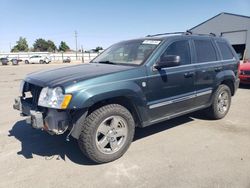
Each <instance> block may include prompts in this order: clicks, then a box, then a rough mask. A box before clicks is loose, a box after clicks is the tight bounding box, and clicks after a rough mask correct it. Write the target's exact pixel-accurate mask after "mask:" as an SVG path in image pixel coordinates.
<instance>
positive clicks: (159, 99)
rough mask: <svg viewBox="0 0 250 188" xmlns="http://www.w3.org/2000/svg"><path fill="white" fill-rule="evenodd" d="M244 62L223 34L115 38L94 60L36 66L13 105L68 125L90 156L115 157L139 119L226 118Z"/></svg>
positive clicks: (57, 129)
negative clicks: (56, 66)
mask: <svg viewBox="0 0 250 188" xmlns="http://www.w3.org/2000/svg"><path fill="white" fill-rule="evenodd" d="M239 64H240V62H239V59H238V56H237V54H236V52H235V51H234V49H233V48H232V47H231V45H230V44H229V43H228V41H226V39H223V38H221V37H216V36H213V35H211V36H210V35H208V36H204V35H197V34H192V33H190V32H187V33H186V32H184V33H179V34H176V33H175V34H174V35H172V34H161V35H160V34H158V35H151V36H148V37H145V38H141V39H134V40H129V41H123V42H120V43H117V44H114V45H113V46H111V47H110V48H108V49H107V50H105V51H104V52H103V53H101V54H100V55H99V56H97V57H96V58H95V59H93V60H92V61H91V62H90V63H88V64H82V65H75V66H70V67H63V68H59V69H54V70H48V71H42V72H35V73H33V74H29V75H28V76H26V78H25V79H24V81H23V82H22V83H21V88H22V92H21V94H20V96H19V97H18V98H16V99H15V103H14V109H17V110H20V111H21V112H22V114H23V115H26V116H28V117H27V122H28V123H29V124H31V126H32V127H34V128H37V129H41V130H46V131H48V132H49V133H50V134H55V135H60V134H63V133H65V132H66V131H67V130H69V133H67V137H66V138H67V139H68V138H69V136H70V135H71V136H72V137H73V138H75V139H77V140H78V144H79V147H80V149H81V151H82V152H83V153H84V154H85V155H86V156H87V157H88V158H90V159H91V160H93V161H95V162H97V163H104V162H110V161H113V160H115V159H117V158H119V157H121V156H122V155H123V154H124V153H125V152H126V151H127V149H128V148H129V145H130V144H131V142H132V140H133V137H134V132H135V127H147V126H149V125H153V124H156V123H159V122H162V121H166V120H169V119H171V118H174V117H178V116H181V115H184V114H188V113H191V112H194V111H197V110H204V109H206V110H205V112H206V114H207V115H208V116H209V117H210V118H211V119H221V118H223V117H224V116H225V115H226V114H227V113H228V111H229V108H230V105H231V97H232V96H234V95H235V93H236V90H237V88H238V86H239V78H238V76H239V75H238V72H239V71H238V68H239ZM26 93H31V94H32V97H31V98H28V97H26ZM179 139H181V138H179ZM156 147H158V146H156ZM159 149H160V143H159Z"/></svg>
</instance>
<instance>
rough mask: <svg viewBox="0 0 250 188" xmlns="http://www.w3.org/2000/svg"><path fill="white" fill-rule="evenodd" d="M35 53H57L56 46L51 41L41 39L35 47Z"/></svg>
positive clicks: (36, 42)
mask: <svg viewBox="0 0 250 188" xmlns="http://www.w3.org/2000/svg"><path fill="white" fill-rule="evenodd" d="M33 48H34V51H38V52H54V51H56V45H55V43H54V42H53V41H51V40H48V41H46V40H44V39H42V38H39V39H37V40H36V41H35V43H34V45H33Z"/></svg>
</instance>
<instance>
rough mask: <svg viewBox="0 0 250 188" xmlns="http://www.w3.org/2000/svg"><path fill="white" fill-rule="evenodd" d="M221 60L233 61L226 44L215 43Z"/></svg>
mask: <svg viewBox="0 0 250 188" xmlns="http://www.w3.org/2000/svg"><path fill="white" fill-rule="evenodd" d="M217 44H218V46H219V49H220V52H221V55H222V58H223V60H227V59H233V58H234V55H233V53H232V51H231V49H230V48H229V46H228V44H227V43H226V42H217Z"/></svg>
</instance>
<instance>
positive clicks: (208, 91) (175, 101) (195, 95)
mask: <svg viewBox="0 0 250 188" xmlns="http://www.w3.org/2000/svg"><path fill="white" fill-rule="evenodd" d="M211 93H212V90H207V91H203V92H199V93H196V94H194V95H188V96H185V97H181V98H178V99H174V100H167V101H164V102H160V103H156V104H152V105H149V109H153V108H158V107H161V106H166V105H169V104H173V103H177V102H182V101H185V100H189V99H193V98H196V97H200V96H203V95H208V94H211Z"/></svg>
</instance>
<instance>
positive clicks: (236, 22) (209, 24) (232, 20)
mask: <svg viewBox="0 0 250 188" xmlns="http://www.w3.org/2000/svg"><path fill="white" fill-rule="evenodd" d="M190 30H191V31H193V32H194V33H204V34H209V33H211V32H212V33H215V34H216V35H221V33H225V34H224V36H225V38H227V39H228V40H229V41H230V42H233V43H236V44H238V43H241V42H242V40H243V39H242V35H245V39H244V40H245V43H246V54H245V58H246V59H250V17H246V16H240V15H234V14H230V13H221V14H219V15H217V16H215V17H213V18H211V19H210V20H207V21H205V22H203V23H201V24H200V25H198V26H196V27H194V28H192V29H190ZM244 33H245V34H244ZM239 35H240V36H239Z"/></svg>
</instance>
